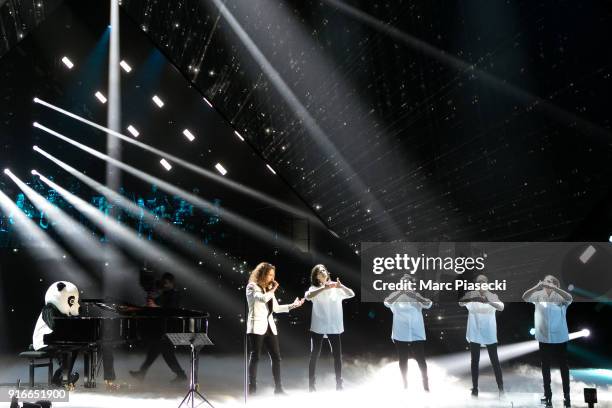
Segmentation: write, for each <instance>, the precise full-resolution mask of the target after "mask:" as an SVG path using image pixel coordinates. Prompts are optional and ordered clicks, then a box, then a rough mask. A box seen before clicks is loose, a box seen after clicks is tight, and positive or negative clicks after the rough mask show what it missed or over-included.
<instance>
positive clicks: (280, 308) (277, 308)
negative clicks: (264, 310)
mask: <svg viewBox="0 0 612 408" xmlns="http://www.w3.org/2000/svg"><path fill="white" fill-rule="evenodd" d="M273 299H274V301H273V302H272V310H273V311H274V313H289V311H290V310H292V309H295V308H298V307H300V306H302V305H303V304H304V300H305V299H299V298H295V300H294V301H293V303H290V304H285V305H279V304H278V301H277V300H276V296H274V297H273Z"/></svg>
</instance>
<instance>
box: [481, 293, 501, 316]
mask: <svg viewBox="0 0 612 408" xmlns="http://www.w3.org/2000/svg"><path fill="white" fill-rule="evenodd" d="M485 299H486V304H488V305H491V306H493V307H494V308H495V310H497V311H498V312H501V311H502V310H504V303H503V302H502V301H501V300H499V297H498V296H497V295H495V294H494V293H491V292H486V293H485Z"/></svg>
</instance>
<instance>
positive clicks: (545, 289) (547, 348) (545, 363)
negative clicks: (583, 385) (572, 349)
mask: <svg viewBox="0 0 612 408" xmlns="http://www.w3.org/2000/svg"><path fill="white" fill-rule="evenodd" d="M523 300H524V301H525V302H530V303H533V304H534V305H535V311H534V321H535V337H536V340H537V341H538V342H539V346H540V358H541V360H542V380H543V382H544V398H542V402H543V403H544V404H545V406H546V407H547V408H550V407H552V390H551V388H550V364H551V362H552V361H553V360H557V362H558V363H559V371H561V382H562V384H563V400H564V401H563V406H564V407H570V406H571V402H570V382H569V380H570V378H569V366H568V365H567V342H568V341H569V330H568V328H567V320H566V314H567V307H568V306H569V305H570V304H571V303H572V301H573V298H572V295H570V294H569V293H567V292H566V291H564V290H563V289H561V288H560V283H559V279H557V278H555V277H554V276H552V275H548V276H546V277H545V278H544V280H542V281H540V282H538V284H537V285H535V286H534V287H533V288H531V289H529V290H528V291H527V292H525V293H524V294H523Z"/></svg>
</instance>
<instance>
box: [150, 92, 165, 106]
mask: <svg viewBox="0 0 612 408" xmlns="http://www.w3.org/2000/svg"><path fill="white" fill-rule="evenodd" d="M151 99H153V102H155V104H156V105H157V106H158V107H159V108H163V107H164V101H162V100H161V98H160V97H159V96H157V95H153V98H151Z"/></svg>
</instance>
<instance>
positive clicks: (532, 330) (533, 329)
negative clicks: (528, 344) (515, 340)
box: [529, 327, 535, 336]
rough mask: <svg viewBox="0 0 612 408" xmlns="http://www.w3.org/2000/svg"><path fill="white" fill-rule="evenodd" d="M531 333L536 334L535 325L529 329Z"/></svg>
mask: <svg viewBox="0 0 612 408" xmlns="http://www.w3.org/2000/svg"><path fill="white" fill-rule="evenodd" d="M529 334H531V335H532V336H535V328H534V327H532V328H531V329H529Z"/></svg>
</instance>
